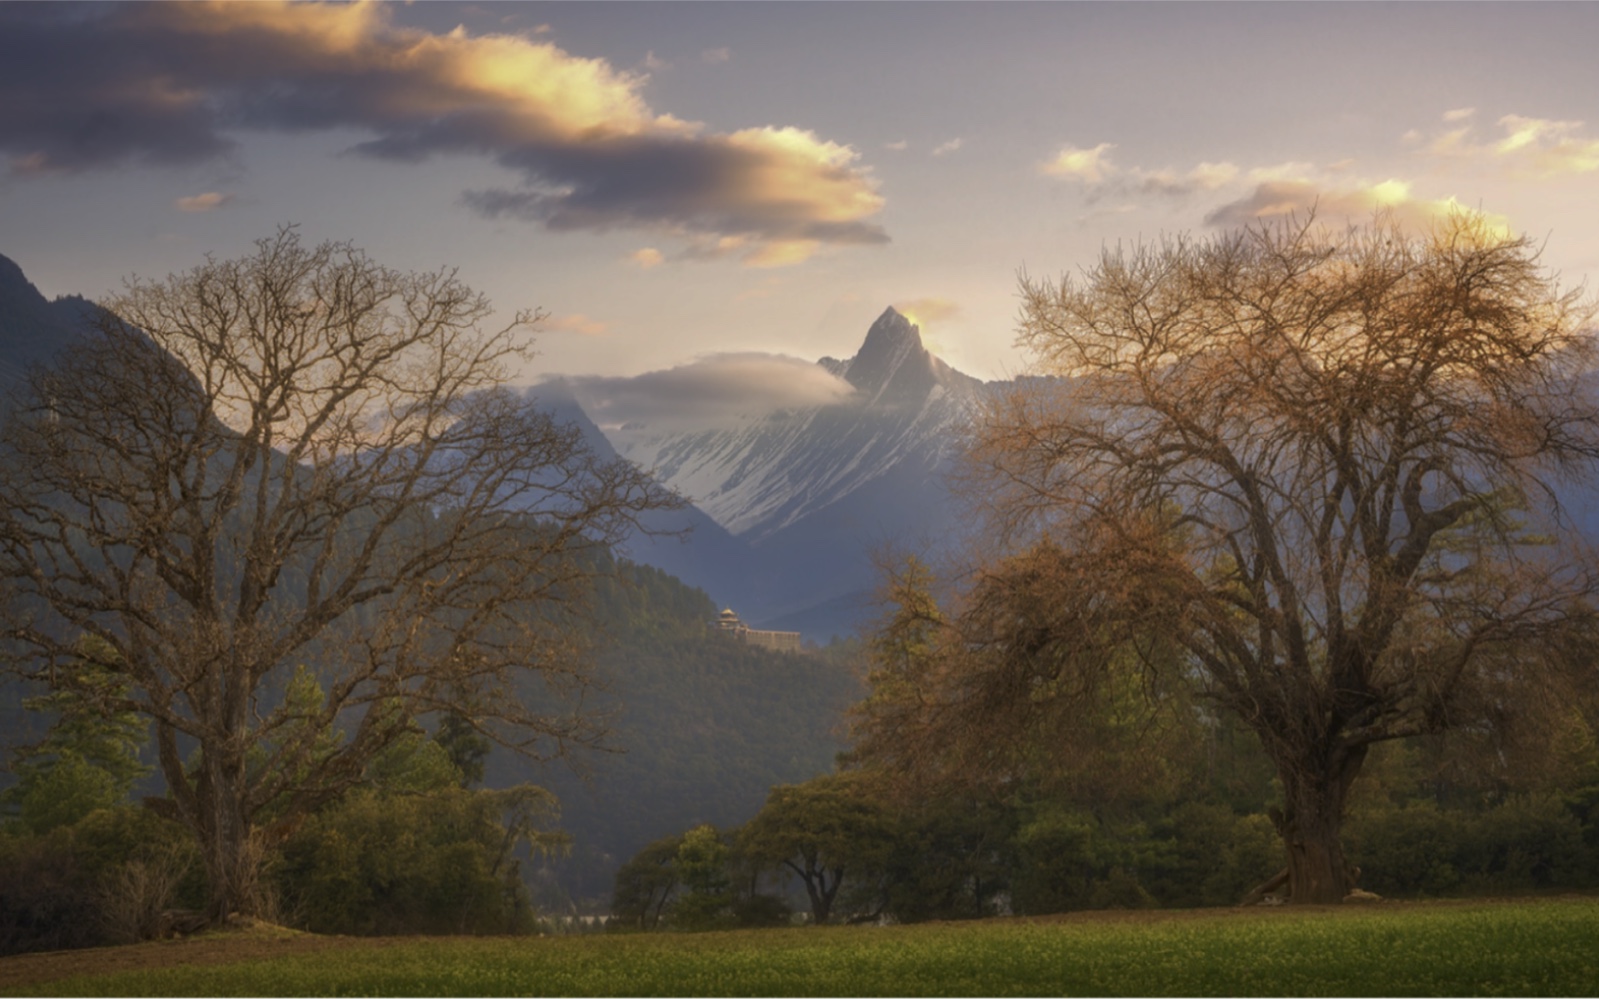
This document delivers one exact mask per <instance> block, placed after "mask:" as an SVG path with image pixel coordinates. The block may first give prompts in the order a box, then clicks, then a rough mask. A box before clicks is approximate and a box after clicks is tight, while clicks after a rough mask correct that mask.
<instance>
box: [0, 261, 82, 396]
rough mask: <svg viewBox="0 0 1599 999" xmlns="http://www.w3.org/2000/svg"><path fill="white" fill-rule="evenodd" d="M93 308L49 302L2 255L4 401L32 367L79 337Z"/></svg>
mask: <svg viewBox="0 0 1599 999" xmlns="http://www.w3.org/2000/svg"><path fill="white" fill-rule="evenodd" d="M93 308H94V306H93V305H92V304H91V303H90V302H88V301H87V300H86V299H82V298H78V297H76V296H69V297H66V298H58V299H56V300H55V301H53V302H52V301H50V300H49V299H46V298H45V297H44V296H43V295H41V294H40V293H39V289H37V288H35V287H34V286H33V284H32V283H31V282H30V281H29V280H28V279H27V277H25V276H24V275H23V273H22V268H21V267H18V266H17V265H16V263H15V262H13V261H12V260H11V259H9V258H7V257H3V256H0V390H3V392H0V398H3V397H4V396H9V395H10V394H11V393H12V392H13V391H14V390H15V389H16V387H17V386H19V385H20V384H21V382H22V379H23V377H24V373H25V372H26V371H27V369H28V368H29V367H31V366H33V365H35V364H38V363H40V362H43V361H47V360H49V359H50V358H51V357H53V356H55V352H56V351H57V350H59V349H60V348H61V347H62V346H63V345H64V344H66V343H68V342H70V341H71V340H72V339H74V338H75V337H77V336H78V335H79V334H80V333H81V332H82V330H83V329H84V324H85V322H86V320H87V318H88V316H89V314H90V312H91V310H92V309H93Z"/></svg>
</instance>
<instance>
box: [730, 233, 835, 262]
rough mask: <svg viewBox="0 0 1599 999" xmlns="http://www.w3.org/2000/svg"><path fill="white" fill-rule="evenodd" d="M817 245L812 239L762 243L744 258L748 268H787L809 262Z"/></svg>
mask: <svg viewBox="0 0 1599 999" xmlns="http://www.w3.org/2000/svg"><path fill="white" fill-rule="evenodd" d="M819 246H820V244H819V243H817V242H816V240H814V239H795V240H790V241H788V242H786V243H762V244H761V245H760V246H759V247H757V248H756V249H755V250H754V251H753V252H751V253H749V254H748V255H746V256H745V257H744V263H745V265H746V266H748V267H788V266H789V265H791V264H798V263H803V262H804V261H806V260H809V259H810V258H811V257H812V256H813V255H814V254H815V253H816V251H817V249H818V247H819Z"/></svg>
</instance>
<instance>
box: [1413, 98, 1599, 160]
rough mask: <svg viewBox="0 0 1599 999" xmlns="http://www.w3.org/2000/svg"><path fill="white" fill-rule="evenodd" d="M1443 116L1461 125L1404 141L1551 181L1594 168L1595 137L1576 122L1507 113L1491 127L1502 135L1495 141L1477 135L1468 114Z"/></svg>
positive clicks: (1598, 142)
mask: <svg viewBox="0 0 1599 999" xmlns="http://www.w3.org/2000/svg"><path fill="white" fill-rule="evenodd" d="M1465 110H1470V109H1465ZM1443 118H1444V120H1445V121H1447V122H1450V123H1451V124H1457V125H1460V127H1457V128H1449V129H1445V130H1443V131H1440V132H1438V133H1437V134H1435V135H1433V136H1432V137H1431V138H1427V137H1426V136H1424V135H1423V134H1421V133H1420V132H1413V133H1408V134H1407V138H1409V139H1410V140H1411V141H1413V142H1422V143H1424V146H1423V148H1424V149H1425V151H1426V152H1427V153H1428V154H1430V155H1432V156H1436V157H1440V158H1444V159H1457V160H1469V161H1474V162H1479V163H1486V164H1491V165H1494V166H1499V167H1504V168H1505V169H1508V170H1509V171H1511V172H1512V173H1515V174H1523V175H1532V176H1536V177H1555V176H1560V175H1564V174H1580V173H1591V172H1593V171H1595V170H1599V138H1592V137H1590V136H1589V135H1588V134H1587V133H1586V131H1585V128H1584V123H1583V122H1581V121H1560V120H1555V119H1551V118H1532V117H1528V116H1525V115H1519V114H1507V115H1504V116H1503V117H1501V118H1500V119H1499V120H1498V121H1497V122H1496V123H1495V124H1496V125H1498V127H1499V131H1500V132H1501V133H1502V134H1501V135H1500V136H1499V137H1498V138H1496V139H1494V138H1484V137H1482V135H1481V134H1480V133H1479V132H1478V130H1477V129H1476V127H1475V126H1474V125H1473V124H1471V122H1470V118H1471V115H1469V114H1461V113H1460V112H1456V111H1450V112H1446V113H1445V114H1444V116H1443ZM1461 123H1464V124H1461Z"/></svg>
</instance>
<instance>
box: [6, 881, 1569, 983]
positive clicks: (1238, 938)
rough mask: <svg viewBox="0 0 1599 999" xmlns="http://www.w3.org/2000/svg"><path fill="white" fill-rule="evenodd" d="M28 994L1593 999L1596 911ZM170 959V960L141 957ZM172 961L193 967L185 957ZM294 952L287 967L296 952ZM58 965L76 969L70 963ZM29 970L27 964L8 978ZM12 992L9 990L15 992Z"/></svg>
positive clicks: (233, 970)
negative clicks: (1529, 998)
mask: <svg viewBox="0 0 1599 999" xmlns="http://www.w3.org/2000/svg"><path fill="white" fill-rule="evenodd" d="M348 943H349V945H348V946H338V945H332V946H329V945H328V944H327V942H326V941H322V942H321V944H322V948H321V949H319V950H315V951H311V952H307V953H285V954H284V955H282V956H278V957H274V958H271V959H259V958H257V959H249V960H243V961H240V962H238V963H230V964H212V965H205V966H194V965H180V966H174V967H161V968H152V969H147V970H141V971H133V972H122V973H113V974H99V975H78V976H75V977H69V978H59V979H55V980H53V981H48V982H35V983H34V984H33V985H32V986H31V989H32V991H13V994H19V995H30V994H37V995H135V996H137V995H219V996H221V995H440V996H449V995H574V996H581V995H621V996H627V995H693V996H722V995H1083V994H1087V995H1285V994H1286V995H1401V996H1403V995H1593V994H1595V992H1596V991H1599V899H1593V898H1561V899H1549V900H1537V901H1519V902H1475V903H1429V904H1418V903H1408V904H1406V903H1397V904H1382V905H1372V906H1367V907H1361V908H1354V907H1346V908H1338V909H1312V910H1289V909H1277V910H1261V909H1251V910H1211V911H1203V912H1187V913H1144V914H1125V913H1124V914H1079V915H1076V916H1072V917H1067V918H1060V919H1051V920H1020V919H1015V920H993V921H987V922H981V923H946V924H931V925H920V926H904V927H885V928H877V927H823V928H815V929H794V930H778V931H759V932H755V931H746V932H737V933H707V934H700V935H676V934H673V935H667V934H660V935H650V936H587V937H554V938H496V939H470V938H466V939H438V938H434V939H419V940H410V939H403V940H402V939H396V940H389V941H383V942H376V943H375V942H372V941H349V942H348ZM144 946H149V947H160V946H163V945H159V944H154V945H144ZM165 946H168V947H171V948H172V949H171V950H170V955H171V959H172V960H175V961H180V960H182V956H181V955H182V949H181V945H180V946H177V947H172V945H165ZM291 950H292V948H291ZM63 956H64V955H63ZM11 960H15V959H11ZM8 991H12V990H8Z"/></svg>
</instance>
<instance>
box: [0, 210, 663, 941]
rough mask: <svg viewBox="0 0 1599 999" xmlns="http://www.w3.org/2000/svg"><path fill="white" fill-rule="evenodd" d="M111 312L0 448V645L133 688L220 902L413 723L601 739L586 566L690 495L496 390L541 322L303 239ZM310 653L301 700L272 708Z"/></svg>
mask: <svg viewBox="0 0 1599 999" xmlns="http://www.w3.org/2000/svg"><path fill="white" fill-rule="evenodd" d="M103 304H104V306H105V308H104V309H103V310H100V311H97V312H96V313H95V315H94V317H93V325H94V330H93V334H92V335H91V336H89V337H87V338H86V339H85V340H84V341H83V342H82V343H80V344H77V345H76V346H75V349H74V350H72V351H69V352H66V353H64V354H63V355H62V357H61V358H60V359H59V360H58V361H56V362H55V363H54V364H53V365H52V366H50V367H46V368H43V369H40V370H37V371H35V372H33V373H32V375H31V377H30V387H29V391H28V395H27V399H26V400H25V402H24V404H23V405H20V406H19V407H17V408H16V409H15V410H14V411H13V412H12V413H11V414H10V417H9V418H8V419H7V422H6V424H5V429H4V436H3V440H0V449H3V453H0V588H4V587H9V588H10V589H12V590H14V591H15V599H16V600H17V601H19V603H18V605H17V606H18V607H23V608H26V609H27V613H17V614H7V615H6V616H5V618H3V620H4V621H5V627H4V628H3V629H0V645H3V646H6V647H9V648H19V649H20V650H21V651H20V654H19V655H18V656H17V657H16V667H15V668H17V669H20V670H22V671H24V672H25V673H26V674H27V675H29V676H32V677H36V678H39V679H42V680H45V681H47V682H49V683H52V684H56V685H60V684H70V683H72V682H74V681H73V680H72V677H73V676H74V675H75V674H77V673H79V672H81V671H82V669H83V663H84V661H85V659H86V658H87V660H88V661H89V662H91V663H92V664H93V666H94V667H95V668H97V669H100V670H103V671H106V672H108V673H111V674H114V675H115V676H117V677H118V678H119V679H120V680H121V681H122V682H123V683H125V684H126V688H125V690H126V692H125V693H124V694H121V695H119V696H118V697H117V698H116V699H114V702H113V703H112V704H111V705H110V706H111V707H112V708H114V709H115V710H116V711H135V712H138V713H140V714H141V715H143V716H145V717H147V718H149V719H150V720H151V721H153V723H154V725H155V734H156V744H157V748H158V756H159V760H160V766H161V770H162V776H163V778H164V779H165V782H166V786H167V788H168V790H169V791H170V797H169V798H167V799H162V800H164V801H165V802H166V804H165V805H164V806H160V807H165V808H166V810H167V811H168V813H169V815H170V817H172V818H173V819H175V820H177V821H180V822H182V823H183V824H184V825H185V826H187V827H188V828H189V829H190V830H191V832H192V834H193V836H194V838H195V841H196V843H197V845H199V846H200V848H201V853H202V856H203V858H204V860H205V864H206V868H207V873H208V880H209V883H210V887H211V891H212V898H211V899H210V901H209V903H208V905H207V909H208V913H209V915H210V916H211V917H212V918H213V919H221V918H223V917H225V916H226V915H227V914H228V913H229V912H230V911H233V910H235V909H242V910H244V911H249V909H250V907H251V906H252V905H253V902H252V898H253V896H252V892H251V885H252V884H253V882H254V877H255V872H254V868H253V857H252V855H253V853H254V851H255V846H254V845H253V844H254V843H255V842H256V839H257V834H258V832H261V833H262V834H263V835H264V836H265V838H266V839H267V840H273V839H276V838H279V837H281V836H282V835H283V834H284V833H286V832H287V831H288V830H289V829H292V828H293V826H294V825H295V823H296V822H298V821H299V820H300V819H302V818H303V817H304V816H306V815H308V814H310V813H312V812H314V811H315V810H316V809H317V808H319V807H320V806H322V805H323V804H325V803H327V802H329V801H332V800H334V799H336V798H337V797H338V796H339V795H340V794H342V793H343V792H344V791H345V790H347V789H348V788H349V787H351V786H353V785H354V784H355V783H356V782H358V781H359V780H360V779H361V775H362V773H363V771H364V770H365V767H366V764H367V763H368V762H369V761H370V760H371V759H372V757H373V756H374V755H375V754H376V753H377V752H379V751H380V750H381V749H382V748H383V747H384V746H385V745H387V744H388V743H390V742H392V741H393V740H394V739H396V738H398V737H400V736H401V735H402V734H404V733H405V732H406V731H408V730H409V729H410V727H411V724H412V722H411V719H413V718H417V717H423V716H425V715H427V714H428V713H430V712H437V711H440V710H463V709H465V708H466V707H467V706H469V708H470V710H471V711H472V712H473V713H474V716H475V718H476V719H477V721H478V722H479V724H480V725H481V726H483V727H484V728H486V729H487V730H489V731H491V732H492V733H493V734H494V735H495V736H496V737H497V738H499V739H501V740H503V741H505V742H507V743H511V744H515V745H517V746H519V747H521V748H523V749H526V750H528V751H532V752H546V753H559V752H561V751H563V750H564V748H565V747H566V746H568V745H573V744H581V743H584V742H589V741H592V740H593V739H594V738H595V737H596V736H597V732H596V726H595V725H594V724H593V720H592V719H591V718H590V717H588V716H587V715H585V714H584V713H582V712H579V711H575V710H573V708H572V706H573V705H574V704H576V703H579V700H580V695H581V693H582V691H583V689H584V688H585V686H586V685H587V680H588V674H587V672H586V670H585V668H584V661H583V659H582V656H581V649H580V648H578V647H576V645H575V643H574V641H573V640H572V635H571V634H570V632H569V628H567V627H563V625H566V626H570V625H571V624H572V623H573V622H574V621H575V620H577V619H578V617H577V616H576V615H577V611H579V610H580V605H581V596H582V588H583V581H584V580H585V579H586V577H587V576H588V575H589V574H590V571H591V569H592V566H593V562H592V561H591V560H589V561H585V559H584V558H583V556H584V555H585V554H587V553H589V552H590V551H591V550H593V549H594V548H595V547H596V546H603V545H604V544H605V543H606V542H609V541H614V540H616V539H617V538H619V537H621V536H622V535H623V534H624V533H625V532H626V531H627V530H628V529H630V528H631V526H632V525H633V523H634V520H635V518H636V517H637V515H639V514H640V513H642V512H645V511H648V510H651V509H654V508H658V507H661V506H663V505H670V504H671V503H672V502H673V500H672V498H671V497H669V496H667V495H666V494H665V493H664V492H663V491H662V490H661V489H660V487H658V486H657V485H655V484H654V483H653V482H652V481H651V480H650V479H649V478H648V477H647V476H646V475H644V473H643V472H641V471H640V470H638V469H637V468H635V467H633V466H631V465H629V464H627V463H625V462H622V461H619V460H612V461H602V460H600V459H599V458H597V457H596V455H595V454H594V453H593V452H592V451H591V450H590V449H589V447H588V446H587V445H586V444H585V443H584V442H583V439H582V435H581V432H580V431H579V430H577V429H576V428H573V427H569V426H562V425H558V424H556V423H555V422H554V421H553V420H552V419H551V418H550V417H549V416H548V415H547V414H543V413H539V412H537V411H535V410H533V409H532V408H531V407H530V406H528V405H527V404H526V403H525V402H524V401H523V400H521V399H519V398H518V397H517V396H515V395H514V394H512V393H510V392H509V391H506V390H504V389H503V388H502V386H503V385H504V383H505V381H506V380H507V379H508V378H509V377H510V376H511V375H512V374H513V373H515V366H516V364H517V363H518V362H520V361H521V360H523V359H525V358H526V357H527V356H528V353H527V346H526V343H525V335H524V334H525V331H526V330H527V329H528V328H529V327H530V325H531V324H532V323H533V322H534V321H535V320H536V318H537V317H536V316H534V315H532V314H525V313H524V314H519V315H518V316H517V317H516V318H515V319H514V320H513V321H512V322H511V323H510V324H509V325H508V326H507V327H505V328H503V329H499V330H493V329H485V328H484V326H483V323H484V321H485V320H486V319H487V318H488V316H489V314H490V308H489V305H488V303H487V302H486V300H484V299H483V298H482V297H481V296H479V295H477V294H475V293H473V292H472V291H471V290H470V289H468V288H467V287H465V286H464V285H463V284H461V282H460V281H459V280H458V279H457V278H456V276H455V275H454V273H453V272H450V271H441V272H438V273H432V274H403V273H399V272H396V271H393V270H390V269H388V268H385V267H382V266H380V265H378V264H376V263H375V262H373V261H371V260H370V259H369V258H367V257H366V256H365V255H364V254H363V253H361V252H360V251H359V250H356V249H355V248H353V247H351V246H349V245H347V244H335V243H324V244H322V245H319V246H316V247H310V248H308V247H305V246H303V245H302V244H301V242H300V240H299V237H298V234H297V233H296V232H295V231H294V229H293V228H285V229H282V230H280V231H279V232H278V233H277V235H276V236H274V237H271V238H268V239H264V240H261V241H259V242H258V243H257V245H256V251H255V253H253V254H252V255H249V256H246V257H244V258H241V259H238V260H229V261H218V260H208V261H207V262H206V263H204V264H202V265H200V266H199V267H197V268H195V269H193V270H192V271H189V272H187V273H184V274H179V275H174V276H171V277H169V278H167V279H166V280H164V281H156V282H150V281H138V280H134V281H130V282H129V284H128V287H127V291H126V293H125V294H123V295H121V296H118V297H116V298H114V299H111V300H109V301H107V302H105V303H103ZM81 634H88V635H92V636H94V638H95V639H96V640H97V642H98V645H97V646H96V647H94V648H92V649H88V650H87V651H85V650H84V649H83V648H82V647H80V646H79V645H77V644H76V643H77V637H76V636H78V635H81ZM302 666H303V667H304V668H306V669H308V670H310V671H311V672H312V673H313V674H314V675H315V678H316V679H317V680H318V681H320V682H321V693H322V695H323V696H322V699H321V702H320V704H318V705H316V706H314V707H313V706H312V704H311V702H310V701H309V700H307V699H303V698H300V699H296V698H294V697H285V696H284V690H285V687H286V686H287V685H289V684H290V681H291V679H292V677H293V674H294V672H295V670H296V669H297V668H300V667H302ZM530 680H532V681H535V682H534V683H532V686H534V687H536V688H537V692H538V694H539V695H540V696H539V699H538V702H537V704H536V705H535V704H534V703H532V702H531V699H530V698H529V697H528V696H525V695H526V694H527V687H528V686H529V685H530V684H529V681H530ZM335 721H337V722H338V724H337V725H335V724H334V723H335ZM330 733H334V734H336V735H337V742H336V743H331V744H330V743H328V742H327V741H326V740H327V738H328V737H329V734H330ZM190 743H196V744H198V751H197V752H193V753H191V752H189V751H188V750H187V745H188V744H190Z"/></svg>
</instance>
